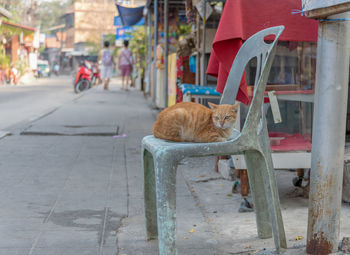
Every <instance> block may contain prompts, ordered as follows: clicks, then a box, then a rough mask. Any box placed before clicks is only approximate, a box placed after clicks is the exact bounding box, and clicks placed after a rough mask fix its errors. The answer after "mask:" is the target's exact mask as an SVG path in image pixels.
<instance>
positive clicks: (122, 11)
mask: <svg viewBox="0 0 350 255" xmlns="http://www.w3.org/2000/svg"><path fill="white" fill-rule="evenodd" d="M116 6H117V9H118V12H119V17H120V19H121V22H122V25H123V26H134V25H138V23H139V22H140V21H141V20H142V18H143V8H144V6H140V7H136V8H128V7H124V6H120V5H118V4H117V5H116Z"/></svg>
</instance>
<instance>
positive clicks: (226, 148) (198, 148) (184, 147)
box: [142, 129, 241, 157]
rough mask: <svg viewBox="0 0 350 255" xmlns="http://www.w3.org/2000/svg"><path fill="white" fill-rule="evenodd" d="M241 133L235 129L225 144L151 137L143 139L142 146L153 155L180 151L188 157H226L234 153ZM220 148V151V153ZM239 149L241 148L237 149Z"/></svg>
mask: <svg viewBox="0 0 350 255" xmlns="http://www.w3.org/2000/svg"><path fill="white" fill-rule="evenodd" d="M240 136H241V133H240V132H239V131H238V130H236V129H234V131H233V136H232V138H231V139H230V140H228V141H225V142H213V143H192V142H173V141H167V140H163V139H159V138H156V137H154V136H153V135H149V136H146V137H144V138H143V140H142V144H143V145H144V147H145V148H146V149H147V150H149V151H150V152H151V153H152V154H153V153H156V152H159V151H178V153H180V154H182V155H187V156H189V157H190V156H210V155H220V154H222V155H226V154H227V153H228V152H229V153H234V148H233V143H235V142H236V141H237V140H238V138H239V137H240ZM218 148H220V150H219V151H218ZM237 149H239V148H237Z"/></svg>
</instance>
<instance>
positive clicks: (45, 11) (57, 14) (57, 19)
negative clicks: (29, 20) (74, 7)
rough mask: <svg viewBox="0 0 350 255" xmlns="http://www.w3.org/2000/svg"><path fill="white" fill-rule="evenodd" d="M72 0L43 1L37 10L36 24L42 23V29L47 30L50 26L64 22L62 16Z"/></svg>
mask: <svg viewBox="0 0 350 255" xmlns="http://www.w3.org/2000/svg"><path fill="white" fill-rule="evenodd" d="M71 3H72V1H71V0H68V1H59V0H53V1H44V2H41V3H40V5H39V6H38V8H37V10H36V12H35V19H36V22H35V25H40V29H41V31H44V32H47V31H49V28H51V27H53V26H56V25H60V24H62V23H63V21H62V20H61V16H62V15H63V14H65V11H66V8H67V7H68V6H69V5H71Z"/></svg>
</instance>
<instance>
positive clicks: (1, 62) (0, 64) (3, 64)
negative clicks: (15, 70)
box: [0, 54, 10, 68]
mask: <svg viewBox="0 0 350 255" xmlns="http://www.w3.org/2000/svg"><path fill="white" fill-rule="evenodd" d="M9 66H10V58H9V57H8V56H6V55H3V54H0V68H8V67H9Z"/></svg>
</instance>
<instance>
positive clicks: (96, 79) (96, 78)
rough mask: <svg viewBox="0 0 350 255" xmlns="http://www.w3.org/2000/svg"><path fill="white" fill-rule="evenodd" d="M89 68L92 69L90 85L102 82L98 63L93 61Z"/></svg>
mask: <svg viewBox="0 0 350 255" xmlns="http://www.w3.org/2000/svg"><path fill="white" fill-rule="evenodd" d="M91 70H92V78H91V84H92V86H94V85H97V84H100V83H101V82H102V80H101V75H100V70H99V68H98V64H97V63H93V64H92V67H91Z"/></svg>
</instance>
